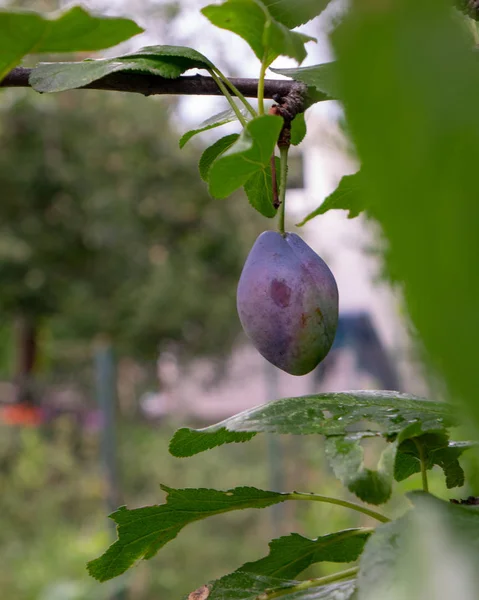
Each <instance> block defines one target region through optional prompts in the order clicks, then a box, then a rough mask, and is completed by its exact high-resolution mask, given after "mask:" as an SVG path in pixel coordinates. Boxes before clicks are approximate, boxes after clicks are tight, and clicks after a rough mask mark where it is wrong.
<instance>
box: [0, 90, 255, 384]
mask: <svg viewBox="0 0 479 600" xmlns="http://www.w3.org/2000/svg"><path fill="white" fill-rule="evenodd" d="M169 106H171V105H170V104H169V103H168V101H167V100H165V99H162V100H158V99H144V98H141V97H131V96H128V97H127V96H126V95H120V94H115V95H110V94H107V93H104V92H103V93H102V92H100V93H97V92H76V93H75V92H74V93H71V94H62V95H61V96H48V97H47V96H45V97H37V96H35V95H34V94H33V93H32V92H31V91H28V92H25V93H22V92H19V91H18V90H15V91H14V93H12V94H5V95H4V96H3V102H2V104H1V105H0V117H1V118H0V144H1V146H2V148H3V152H2V154H1V155H0V181H1V189H2V203H1V204H0V286H1V290H2V292H1V294H0V310H1V311H2V313H3V315H4V318H10V319H16V321H17V326H18V328H17V331H18V335H17V348H18V352H17V360H16V365H17V366H16V372H17V377H18V378H19V381H23V382H24V385H23V386H21V387H22V389H23V391H24V392H27V391H28V380H29V375H30V374H31V372H32V371H33V369H34V365H35V363H36V355H37V352H36V346H37V331H38V326H39V324H40V323H42V322H47V323H48V325H49V327H50V328H51V330H52V331H53V333H54V334H55V335H54V337H55V339H57V340H59V339H64V340H77V341H78V340H91V339H92V338H93V337H95V336H96V335H98V334H104V335H107V336H108V337H109V338H110V339H111V340H112V341H113V343H114V344H115V346H116V348H117V350H118V351H119V352H120V353H121V354H124V355H129V356H133V357H138V358H154V357H155V356H156V355H157V352H158V350H159V349H160V348H161V347H164V346H165V345H168V344H169V345H171V343H173V344H174V347H175V348H176V349H177V350H178V351H179V352H180V353H181V354H184V355H193V354H211V355H215V354H217V355H219V354H222V353H224V352H225V350H226V349H227V348H228V347H229V346H230V345H231V343H232V341H233V340H234V338H235V336H236V334H237V331H238V320H237V317H236V308H235V300H234V296H235V289H236V282H237V279H238V275H239V272H240V270H241V267H242V264H243V260H244V257H245V255H246V253H247V250H248V248H249V246H250V245H251V243H252V241H253V239H254V237H255V235H256V234H257V232H258V227H257V225H258V222H259V221H260V219H257V218H256V215H255V214H254V213H253V211H251V209H250V208H249V207H248V206H247V205H246V203H245V202H243V201H241V202H239V203H238V202H235V200H234V199H230V200H229V201H228V202H224V203H219V202H217V201H213V200H211V199H210V198H209V196H208V194H207V191H206V189H205V186H204V184H203V183H202V182H201V180H200V178H199V175H198V173H197V169H196V165H195V161H194V158H193V156H192V154H189V153H188V151H185V150H184V151H182V152H181V153H180V151H179V149H178V145H177V135H176V134H174V133H173V132H172V130H171V127H170V125H169V121H168V109H169ZM1 113H3V114H1Z"/></svg>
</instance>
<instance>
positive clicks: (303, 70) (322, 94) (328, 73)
mask: <svg viewBox="0 0 479 600" xmlns="http://www.w3.org/2000/svg"><path fill="white" fill-rule="evenodd" d="M271 71H273V73H277V74H278V75H284V76H285V77H290V78H291V79H295V80H296V81H301V82H303V83H305V84H306V85H307V86H308V94H307V99H306V106H310V105H311V104H314V103H315V102H322V101H324V100H333V99H336V98H339V97H340V96H339V83H338V70H337V65H336V63H334V62H330V63H324V64H322V65H313V66H309V67H297V68H293V69H273V68H271Z"/></svg>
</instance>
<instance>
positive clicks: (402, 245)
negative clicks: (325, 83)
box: [333, 0, 479, 439]
mask: <svg viewBox="0 0 479 600" xmlns="http://www.w3.org/2000/svg"><path fill="white" fill-rule="evenodd" d="M360 4H361V3H359V2H357V3H353V4H352V7H351V11H349V12H348V14H347V16H346V18H345V19H344V20H343V21H342V23H341V25H340V26H339V28H338V29H337V31H336V32H335V34H334V35H333V43H334V50H335V52H336V55H337V57H338V62H337V66H338V79H339V81H340V96H341V100H342V102H343V104H344V107H345V115H346V119H347V125H348V130H349V131H350V133H351V136H352V141H353V142H354V145H355V148H356V150H357V153H358V157H359V160H360V162H361V164H362V166H363V185H364V198H365V199H366V202H367V205H366V206H367V210H368V215H369V216H371V217H372V218H374V219H375V220H376V221H377V222H378V224H379V225H380V227H381V230H382V233H383V235H384V238H385V242H386V244H385V246H386V247H387V254H386V257H385V258H386V261H387V267H388V271H389V273H390V274H391V276H392V277H394V279H395V281H396V282H398V283H400V284H401V285H402V287H403V290H404V298H405V301H406V306H407V308H408V311H409V313H410V317H411V321H412V323H413V325H414V330H415V331H416V332H417V334H418V336H419V337H420V339H421V347H424V349H425V351H426V352H427V353H428V355H429V356H428V358H429V361H428V362H429V364H430V365H432V366H433V368H434V369H435V371H437V373H438V374H439V375H440V376H441V377H443V378H444V380H445V387H444V389H447V390H448V392H449V394H450V397H451V398H454V400H455V402H456V403H457V404H458V406H462V407H463V416H464V417H465V421H466V422H467V424H468V425H469V426H470V427H471V428H472V427H473V426H474V425H475V428H476V429H475V432H474V438H473V439H476V438H477V433H478V432H479V402H478V401H477V385H476V381H475V377H474V375H473V374H474V373H475V372H476V370H477V359H476V355H477V334H478V331H479V312H478V310H477V298H479V271H478V269H477V257H478V256H479V235H478V231H477V230H478V227H477V224H478V223H479V202H478V201H477V148H479V112H478V110H477V106H478V105H479V77H478V76H477V73H478V69H477V66H478V65H477V53H476V52H473V51H472V44H471V41H470V39H469V37H468V35H467V32H466V29H465V28H464V23H462V22H461V20H460V19H457V18H452V15H451V5H450V3H449V2H437V0H421V2H418V1H416V0H404V2H391V3H387V5H386V4H385V3H383V4H382V6H383V7H384V10H363V8H362V7H361V6H360ZM452 149H454V151H453V152H452ZM458 412H460V409H459V410H458Z"/></svg>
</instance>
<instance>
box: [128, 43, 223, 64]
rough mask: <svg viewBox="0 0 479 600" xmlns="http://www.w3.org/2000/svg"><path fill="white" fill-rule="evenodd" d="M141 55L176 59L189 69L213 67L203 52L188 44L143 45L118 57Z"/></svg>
mask: <svg viewBox="0 0 479 600" xmlns="http://www.w3.org/2000/svg"><path fill="white" fill-rule="evenodd" d="M139 56H140V57H141V56H148V57H150V58H170V59H172V60H173V59H178V60H179V61H182V62H183V64H184V65H185V66H186V65H188V67H187V68H189V69H194V68H197V69H212V68H214V64H213V63H212V62H211V61H210V60H209V58H206V56H205V55H204V54H201V52H198V50H195V49H194V48H189V47H188V46H170V45H164V46H145V47H144V48H140V49H139V50H135V52H130V53H129V54H124V55H123V56H122V57H120V58H135V57H139Z"/></svg>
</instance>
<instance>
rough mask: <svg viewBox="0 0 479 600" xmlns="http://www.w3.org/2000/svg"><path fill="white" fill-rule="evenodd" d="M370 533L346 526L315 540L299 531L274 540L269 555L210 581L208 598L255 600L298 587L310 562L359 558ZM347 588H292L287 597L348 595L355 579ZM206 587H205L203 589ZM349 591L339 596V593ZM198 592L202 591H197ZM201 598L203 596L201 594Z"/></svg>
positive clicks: (334, 596) (347, 560)
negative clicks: (302, 589) (267, 594)
mask: <svg viewBox="0 0 479 600" xmlns="http://www.w3.org/2000/svg"><path fill="white" fill-rule="evenodd" d="M370 535H371V530H368V529H346V530H344V531H338V532H336V533H331V534H329V535H324V536H322V537H318V538H316V539H314V540H311V539H308V538H305V537H303V536H301V535H298V534H297V533H292V534H290V535H287V536H283V537H280V538H278V539H275V540H272V541H271V542H270V544H269V548H270V551H269V554H268V556H265V557H264V558H261V559H260V560H256V561H254V562H250V563H246V564H244V565H243V566H242V567H240V568H239V569H237V570H236V571H235V572H234V573H230V574H229V575H225V576H224V577H222V578H221V579H218V580H216V581H213V582H211V583H210V584H208V586H205V587H207V588H208V589H209V590H210V593H209V596H208V600H215V599H216V600H224V599H225V598H228V600H233V599H238V600H247V599H251V600H253V599H254V600H256V599H257V598H258V596H259V595H260V594H261V593H263V592H265V591H266V590H268V592H269V593H271V592H272V591H273V590H274V591H279V590H285V589H288V588H292V587H295V586H297V585H298V584H299V583H300V582H299V581H294V580H293V579H292V578H294V577H297V576H298V575H299V574H300V573H301V572H302V571H304V570H305V569H307V568H308V567H309V566H310V565H312V564H315V563H318V562H323V561H328V562H338V563H348V562H352V561H355V560H357V559H358V557H359V556H360V554H361V552H362V550H363V548H364V545H365V543H366V541H367V539H368V537H369V536H370ZM347 584H348V585H347V587H340V588H337V587H333V586H320V587H317V588H316V587H314V588H311V589H309V590H304V591H302V592H300V591H294V592H293V591H292V592H291V595H289V594H286V595H285V596H282V597H284V598H291V600H293V598H294V599H299V598H304V600H306V598H308V599H309V600H313V599H314V598H331V600H333V599H334V600H338V598H349V597H350V593H352V591H353V590H354V581H350V582H347ZM203 590H204V588H203ZM340 591H341V592H342V593H345V592H346V591H347V592H348V593H347V594H345V595H344V596H343V595H337V594H339V592H340ZM198 593H199V590H198ZM200 597H201V596H200Z"/></svg>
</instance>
